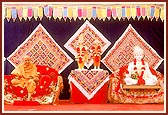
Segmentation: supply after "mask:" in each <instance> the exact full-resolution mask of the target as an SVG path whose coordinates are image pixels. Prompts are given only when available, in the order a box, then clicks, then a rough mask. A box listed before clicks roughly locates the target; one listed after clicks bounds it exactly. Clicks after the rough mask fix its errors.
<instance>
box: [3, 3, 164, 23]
mask: <svg viewBox="0 0 168 115" xmlns="http://www.w3.org/2000/svg"><path fill="white" fill-rule="evenodd" d="M3 9H4V18H6V19H7V20H8V21H9V20H10V19H12V20H13V21H15V20H16V18H17V17H18V18H19V19H20V21H22V19H24V20H31V18H35V20H37V19H38V18H39V19H42V18H43V17H44V16H45V17H47V18H48V19H51V17H53V18H54V19H57V18H58V19H59V20H60V19H62V18H63V19H65V20H66V19H70V20H71V19H74V20H76V19H77V18H78V19H82V18H83V19H85V18H87V19H89V20H90V19H91V18H93V19H96V18H98V19H99V20H101V19H102V20H105V19H106V18H107V19H109V20H110V19H111V18H113V19H114V20H115V19H116V18H118V19H119V20H120V19H126V18H127V19H130V18H133V19H135V18H136V17H137V18H138V19H140V18H141V17H142V18H143V19H145V17H147V18H148V19H151V20H152V19H154V18H155V19H156V20H158V19H161V20H162V21H163V20H164V12H165V8H164V3H156V4H146V3H141V4H139V3H134V4H133V3H131V4H121V3H119V4H118V3H117V4H116V3H113V2H109V3H108V2H102V3H101V2H100V3H99V2H98V3H92V4H91V3H80V2H79V3H78V2H77V3H73V2H72V3H67V4H65V3H58V2H54V3H42V4H39V3H38V4H36V3H31V2H30V3H29V4H23V3H22V4H16V3H15V4H8V3H4V6H3Z"/></svg>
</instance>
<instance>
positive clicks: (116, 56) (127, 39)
mask: <svg viewBox="0 0 168 115" xmlns="http://www.w3.org/2000/svg"><path fill="white" fill-rule="evenodd" d="M135 45H139V46H140V47H141V48H142V49H143V50H144V53H145V54H147V55H145V57H144V60H145V61H146V62H148V63H149V66H151V67H153V68H154V69H157V67H158V66H159V65H160V64H161V62H162V61H163V59H162V58H161V57H160V56H159V55H158V54H157V52H156V51H155V50H154V49H153V48H152V47H151V46H150V45H149V44H148V43H147V42H146V41H145V40H144V39H143V38H142V37H141V36H140V35H139V34H138V33H137V32H136V30H135V29H134V28H133V27H132V26H131V24H130V25H129V26H128V27H127V29H126V30H125V32H124V33H123V35H122V36H121V37H120V38H119V39H118V40H117V41H116V43H115V44H114V46H113V47H112V48H111V49H110V50H109V51H108V53H107V54H106V56H105V57H104V58H103V59H102V60H101V61H102V62H103V64H104V65H106V67H107V68H108V69H109V70H110V71H111V72H114V71H116V70H118V69H119V68H120V67H122V66H125V65H127V64H128V63H129V62H131V61H133V59H134V57H133V47H134V46H135Z"/></svg>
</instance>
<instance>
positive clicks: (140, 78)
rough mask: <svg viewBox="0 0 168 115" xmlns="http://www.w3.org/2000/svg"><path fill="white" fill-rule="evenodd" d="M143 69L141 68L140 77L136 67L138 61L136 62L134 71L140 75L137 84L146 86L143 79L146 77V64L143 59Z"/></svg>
mask: <svg viewBox="0 0 168 115" xmlns="http://www.w3.org/2000/svg"><path fill="white" fill-rule="evenodd" d="M141 62H142V65H143V67H142V68H141V74H140V75H139V74H138V72H137V67H136V59H135V60H134V70H135V71H136V72H135V74H136V75H138V82H137V84H145V80H144V79H143V78H142V77H143V75H144V71H145V67H144V66H145V62H144V60H143V59H142V60H141Z"/></svg>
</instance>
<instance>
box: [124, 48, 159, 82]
mask: <svg viewBox="0 0 168 115" xmlns="http://www.w3.org/2000/svg"><path fill="white" fill-rule="evenodd" d="M133 53H134V61H133V62H130V63H129V65H128V71H127V72H126V77H125V79H124V81H125V82H126V85H135V84H139V85H142V84H143V85H156V84H157V81H158V80H157V78H156V76H155V75H153V74H152V73H151V71H150V68H149V65H148V63H147V62H145V61H144V60H143V58H144V51H143V50H142V49H141V48H140V47H139V46H135V47H134V51H133Z"/></svg>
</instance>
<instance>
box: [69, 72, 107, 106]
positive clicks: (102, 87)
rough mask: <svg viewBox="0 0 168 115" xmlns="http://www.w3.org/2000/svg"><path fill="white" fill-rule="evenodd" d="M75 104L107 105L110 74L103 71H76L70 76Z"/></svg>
mask: <svg viewBox="0 0 168 115" xmlns="http://www.w3.org/2000/svg"><path fill="white" fill-rule="evenodd" d="M68 79H69V84H70V89H71V98H70V100H71V102H73V103H106V102H107V95H108V81H109V72H108V71H107V70H103V69H91V70H87V69H82V70H79V69H75V70H72V71H71V73H70V74H69V76H68Z"/></svg>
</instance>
